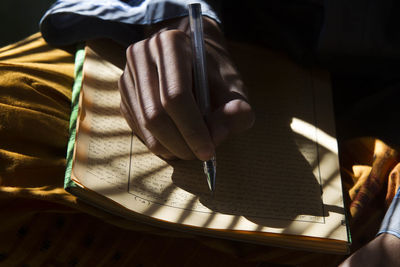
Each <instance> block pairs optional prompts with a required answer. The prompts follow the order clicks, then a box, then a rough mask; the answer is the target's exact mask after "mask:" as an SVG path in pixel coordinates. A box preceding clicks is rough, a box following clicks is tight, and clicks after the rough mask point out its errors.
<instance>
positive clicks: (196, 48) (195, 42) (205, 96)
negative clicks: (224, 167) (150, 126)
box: [188, 3, 217, 192]
mask: <svg viewBox="0 0 400 267" xmlns="http://www.w3.org/2000/svg"><path fill="white" fill-rule="evenodd" d="M188 8H189V24H190V33H191V36H190V37H191V41H192V55H193V70H194V87H195V93H196V99H197V105H198V106H199V109H200V111H201V113H202V115H203V117H205V116H206V115H207V114H208V113H209V112H210V92H209V89H208V83H207V70H206V57H205V48H204V37H203V20H202V15H201V5H200V4H199V3H194V4H189V5H188ZM216 167H217V161H216V158H215V155H214V156H213V157H212V158H211V159H210V160H207V161H205V162H203V168H204V173H205V175H206V178H207V183H208V187H209V188H210V190H211V191H212V192H214V190H215V176H216V172H217V169H216Z"/></svg>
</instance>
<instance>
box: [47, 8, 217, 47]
mask: <svg viewBox="0 0 400 267" xmlns="http://www.w3.org/2000/svg"><path fill="white" fill-rule="evenodd" d="M190 2H193V1H189V0H130V1H119V0H83V1H82V0H58V1H57V2H56V3H55V4H54V5H53V6H52V7H50V9H49V10H48V11H47V12H46V14H45V15H44V16H43V18H42V20H41V21H40V30H41V32H42V35H43V37H44V38H45V40H46V41H47V42H48V43H50V44H52V45H57V46H60V45H70V44H74V43H77V42H81V41H84V40H88V39H94V38H111V39H113V40H115V41H117V42H119V43H121V44H124V45H129V44H131V43H133V42H136V41H138V40H140V39H142V38H143V25H151V24H154V23H157V22H160V21H163V20H167V19H171V18H177V17H182V16H186V15H187V5H188V4H189V3H190ZM197 2H199V3H201V4H202V11H203V14H204V15H205V16H208V17H210V18H212V19H215V20H216V21H218V22H219V19H218V17H217V15H216V13H215V11H214V10H213V9H212V7H211V6H210V5H209V4H207V3H206V2H205V1H197Z"/></svg>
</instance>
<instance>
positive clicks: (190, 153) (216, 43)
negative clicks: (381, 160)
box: [119, 17, 400, 267]
mask: <svg viewBox="0 0 400 267" xmlns="http://www.w3.org/2000/svg"><path fill="white" fill-rule="evenodd" d="M203 22H204V36H205V43H206V49H207V55H206V57H207V63H208V64H207V69H208V75H209V77H208V78H209V87H210V94H211V104H212V112H211V114H209V116H207V118H205V119H204V118H203V117H202V115H201V113H200V111H199V109H198V108H197V105H196V101H195V98H194V96H193V81H192V63H191V58H192V57H191V43H190V33H189V25H188V20H187V18H180V19H174V20H169V21H166V22H162V23H159V24H156V25H154V26H152V27H150V28H148V29H147V30H146V35H147V36H148V37H147V38H146V39H144V40H143V41H140V42H138V43H135V44H132V45H131V46H129V48H128V49H127V51H126V59H127V63H126V67H125V70H124V72H123V74H122V76H121V78H120V81H119V89H120V92H121V99H122V101H121V102H122V103H121V112H122V114H123V115H124V117H125V119H126V121H127V122H128V124H129V126H130V127H131V128H132V130H133V131H134V132H135V134H136V135H137V136H138V137H139V138H140V139H141V140H142V141H143V142H144V143H145V144H146V145H147V147H148V148H149V149H150V150H151V151H152V152H153V153H154V154H156V155H159V156H161V157H163V158H166V159H173V158H180V159H187V160H188V159H195V158H197V159H200V160H208V159H210V158H211V157H212V156H213V155H214V153H215V148H216V147H217V146H218V145H219V144H220V143H222V142H223V141H224V140H225V139H227V138H228V137H229V136H231V135H233V134H238V133H240V132H243V131H245V130H246V129H248V128H250V127H251V126H252V125H253V123H254V113H253V111H252V108H251V106H250V104H249V101H248V96H247V92H246V89H245V86H244V84H243V81H242V80H241V78H240V75H239V73H238V71H237V70H236V68H235V66H234V64H233V62H232V60H231V59H230V56H229V54H228V52H227V50H226V47H225V41H224V37H223V35H222V32H221V30H220V29H219V27H218V24H217V23H216V22H214V21H213V20H211V19H208V18H206V17H205V18H204V21H203ZM394 171H395V172H396V174H394V175H391V176H390V177H391V179H390V181H389V183H390V186H394V187H396V188H398V186H399V180H400V179H399V174H398V173H399V171H400V165H398V166H396V167H395V168H394ZM388 198H393V196H388ZM398 251H400V239H399V238H397V237H395V236H393V235H390V234H381V235H379V236H377V237H376V238H375V239H374V240H372V241H371V242H369V243H368V244H367V245H365V246H364V247H362V248H361V249H359V250H358V251H356V252H355V253H354V254H353V255H351V256H350V257H349V258H347V259H346V260H345V261H344V262H343V263H342V264H341V265H340V266H341V267H350V266H351V267H354V266H400V257H398Z"/></svg>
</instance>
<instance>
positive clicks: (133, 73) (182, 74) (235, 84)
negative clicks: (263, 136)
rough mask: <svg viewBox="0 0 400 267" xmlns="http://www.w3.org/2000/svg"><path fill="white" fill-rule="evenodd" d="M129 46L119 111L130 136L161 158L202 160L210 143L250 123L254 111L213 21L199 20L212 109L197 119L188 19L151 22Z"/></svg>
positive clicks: (212, 148) (212, 146)
mask: <svg viewBox="0 0 400 267" xmlns="http://www.w3.org/2000/svg"><path fill="white" fill-rule="evenodd" d="M149 35H150V37H149V38H147V39H145V40H143V41H140V42H138V43H135V44H133V45H131V46H130V47H129V48H128V49H127V52H126V59H127V63H126V67H125V70H124V73H123V74H122V76H121V78H120V81H119V88H120V92H121V99H122V101H121V112H122V113H123V115H124V117H125V119H126V120H127V122H128V124H129V126H130V127H131V128H132V130H133V131H134V132H135V134H136V135H137V136H138V137H139V138H141V140H142V141H143V142H144V143H145V144H146V145H147V146H148V148H149V149H150V150H151V151H152V152H153V153H155V154H157V155H159V156H161V157H164V158H167V159H169V158H174V157H178V158H181V159H193V158H195V157H197V158H198V159H200V160H208V159H210V158H211V157H212V156H213V155H214V153H215V147H216V146H217V145H218V144H220V143H221V142H222V141H223V140H225V139H226V138H227V137H228V136H230V135H231V134H234V133H239V132H241V131H244V130H246V129H247V128H249V127H251V126H252V124H253V120H254V115H253V112H252V110H251V107H250V105H249V103H248V100H247V94H246V92H245V88H244V85H243V82H242V80H241V78H240V76H239V74H238V72H237V71H236V68H235V67H234V65H233V63H232V61H231V60H230V57H229V55H228V53H227V51H226V49H225V46H224V39H223V36H222V33H221V31H220V30H219V28H218V25H217V23H216V22H214V21H213V20H211V19H208V18H204V36H205V43H206V51H207V52H206V57H207V68H208V76H209V77H208V79H209V88H210V96H211V106H212V111H211V114H209V116H207V118H206V120H204V118H203V117H202V115H201V113H200V111H199V109H198V107H197V105H196V101H195V98H194V96H193V92H192V90H193V88H192V87H193V82H192V56H191V43H190V37H189V36H190V33H189V25H188V19H187V18H182V19H178V20H172V21H168V22H164V23H161V24H159V25H156V28H155V29H152V32H151V33H150V34H149Z"/></svg>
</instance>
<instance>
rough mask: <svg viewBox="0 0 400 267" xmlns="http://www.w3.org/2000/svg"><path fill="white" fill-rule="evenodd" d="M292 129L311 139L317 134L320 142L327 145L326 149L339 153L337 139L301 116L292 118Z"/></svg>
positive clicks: (324, 145)
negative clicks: (300, 117)
mask: <svg viewBox="0 0 400 267" xmlns="http://www.w3.org/2000/svg"><path fill="white" fill-rule="evenodd" d="M290 127H291V128H292V130H293V131H294V132H295V133H297V134H300V135H302V136H304V137H306V138H307V139H309V140H312V141H314V138H315V137H314V136H315V135H317V137H318V143H319V144H320V145H322V146H323V147H325V148H326V149H328V150H330V151H332V152H333V153H335V154H336V155H337V154H338V148H337V142H336V139H335V138H333V137H332V136H330V135H329V134H327V133H325V132H324V131H322V130H321V129H319V128H317V127H315V126H314V125H312V124H310V123H308V122H305V121H303V120H301V119H299V118H295V117H293V118H292V123H291V124H290Z"/></svg>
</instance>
